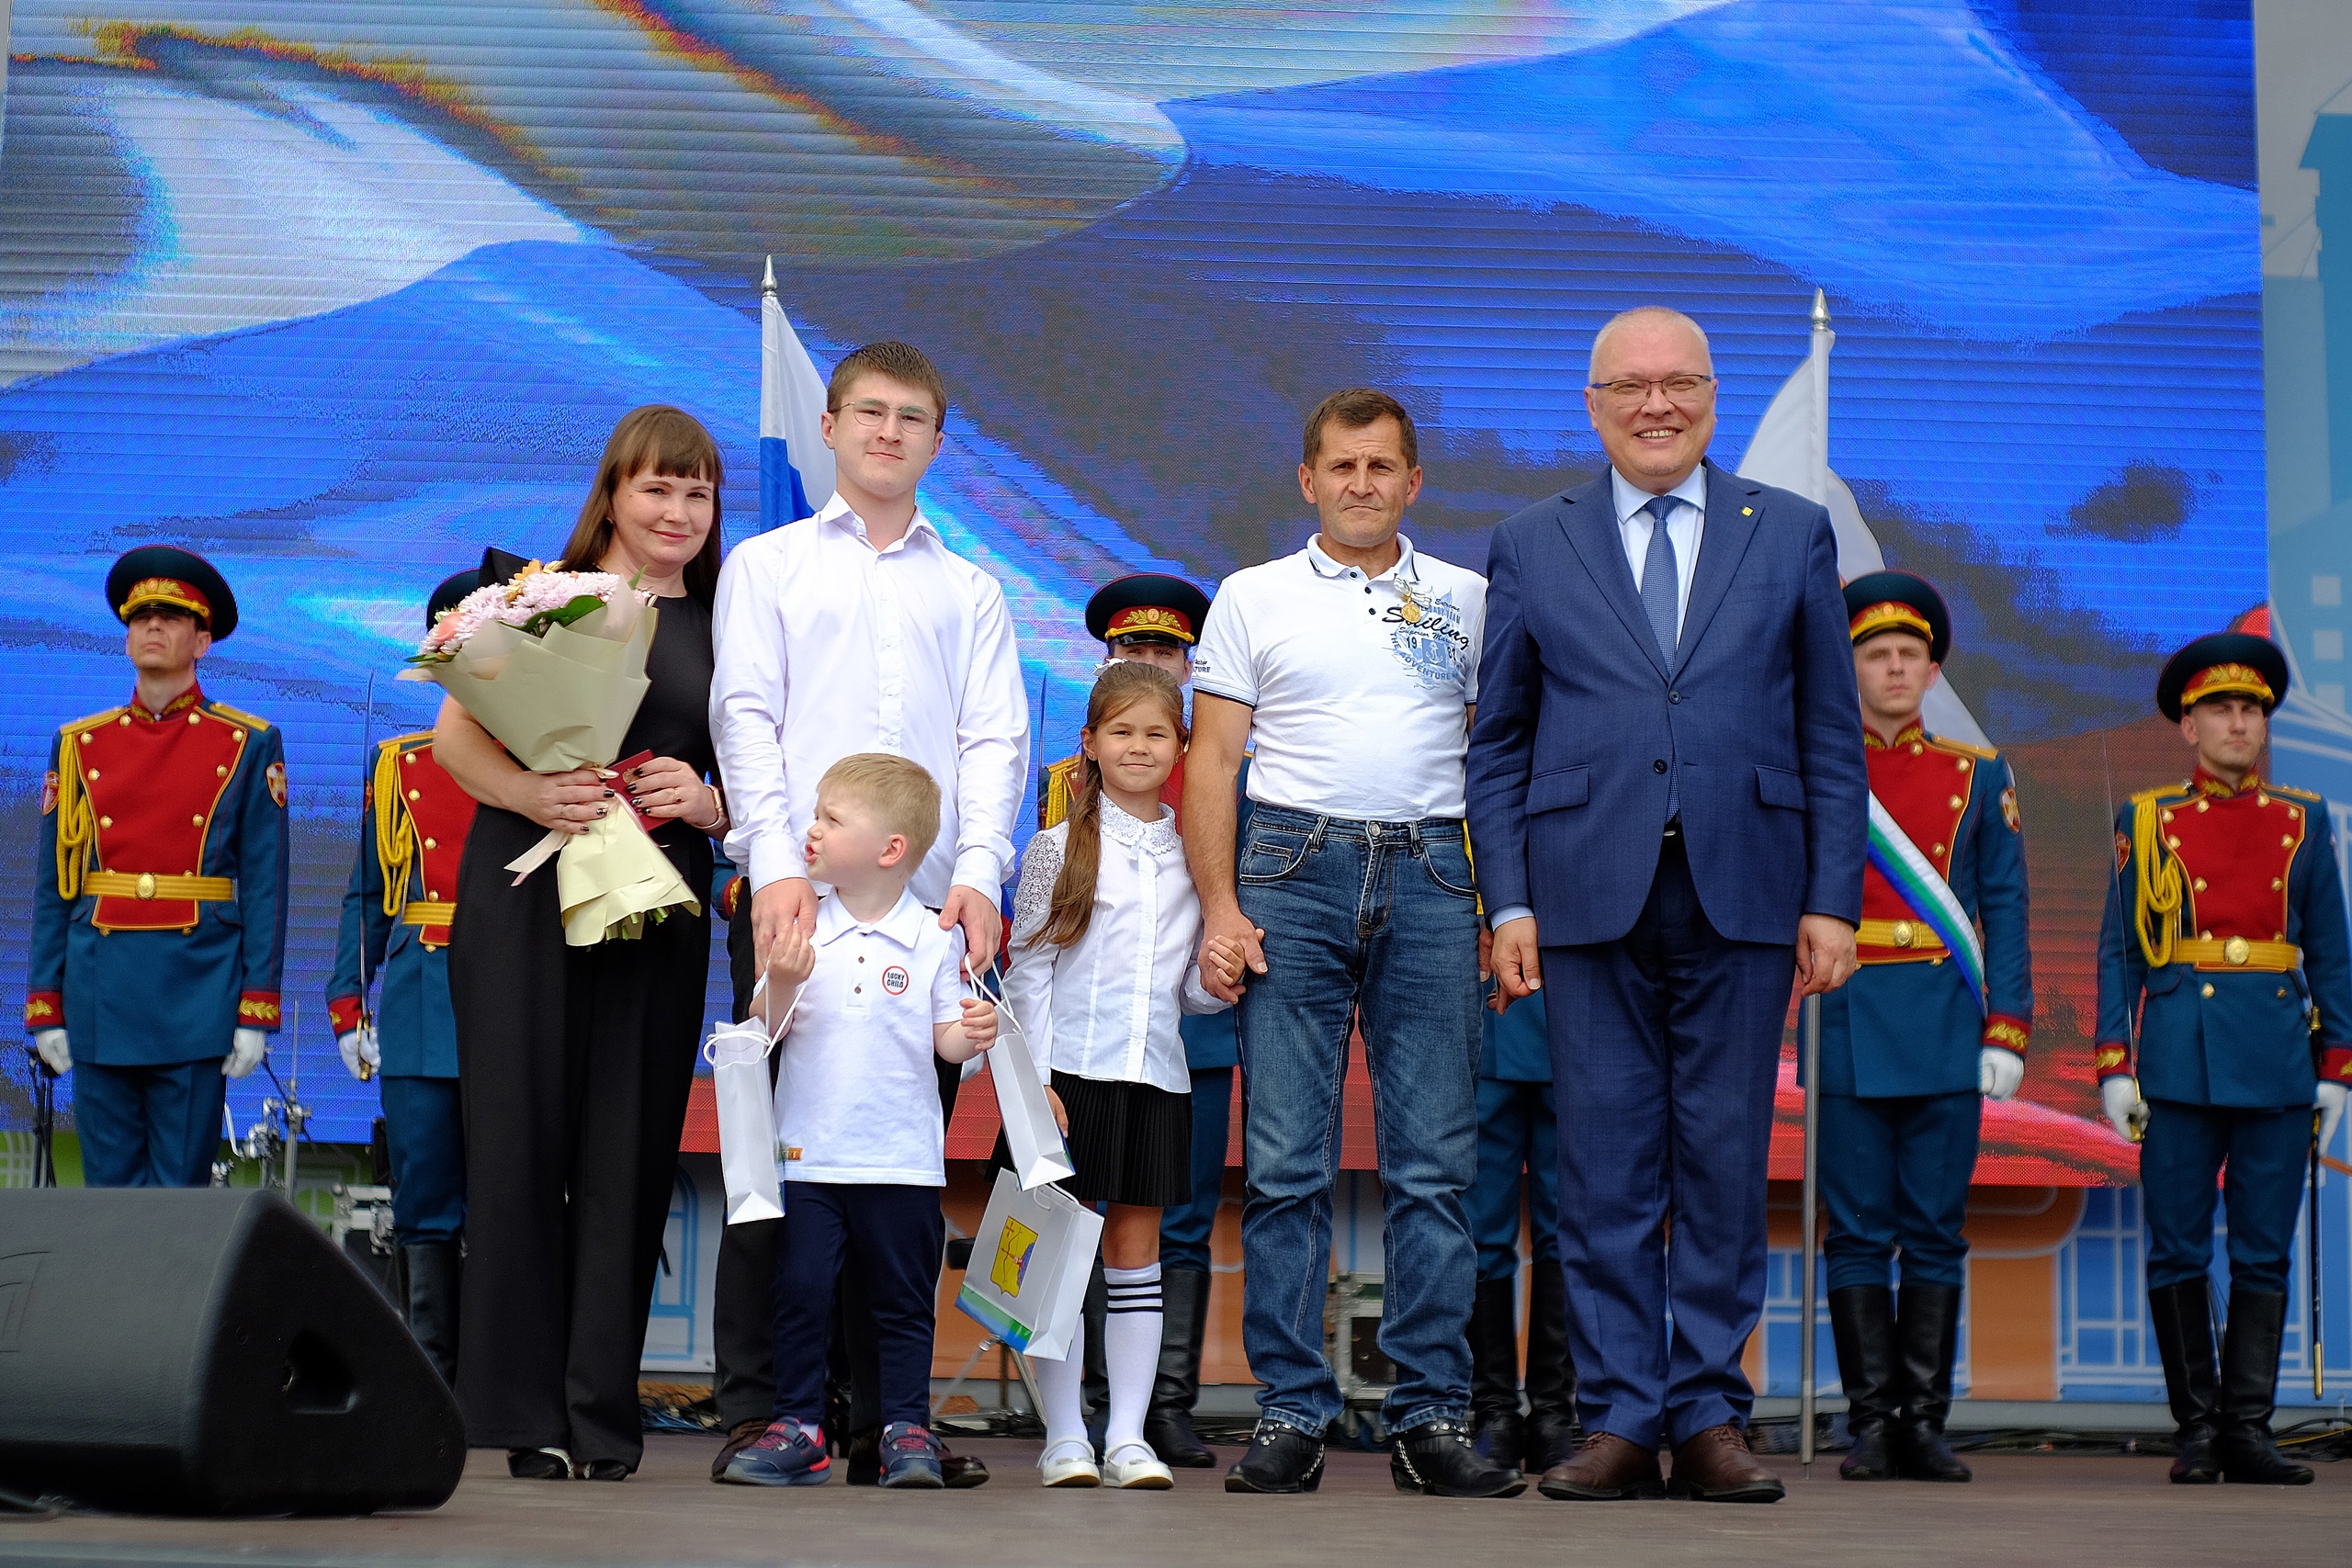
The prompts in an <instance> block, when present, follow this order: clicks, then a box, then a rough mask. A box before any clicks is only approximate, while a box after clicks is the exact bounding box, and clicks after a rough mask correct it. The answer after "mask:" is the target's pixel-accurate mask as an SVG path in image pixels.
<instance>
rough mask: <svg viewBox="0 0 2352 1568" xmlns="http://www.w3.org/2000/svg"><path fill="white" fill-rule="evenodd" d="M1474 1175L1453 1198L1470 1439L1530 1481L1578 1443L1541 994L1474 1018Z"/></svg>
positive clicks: (1581, 1431) (1581, 1432)
mask: <svg viewBox="0 0 2352 1568" xmlns="http://www.w3.org/2000/svg"><path fill="white" fill-rule="evenodd" d="M1481 1017H1482V1023H1481V1030H1480V1032H1481V1034H1482V1036H1483V1038H1482V1039H1481V1040H1480V1042H1479V1046H1478V1173H1477V1175H1476V1178H1474V1179H1472V1181H1471V1183H1470V1188H1469V1190H1467V1191H1466V1192H1464V1193H1463V1195H1462V1206H1463V1208H1464V1210H1465V1211H1466V1212H1467V1214H1468V1216H1469V1220H1470V1236H1471V1240H1472V1241H1474V1242H1475V1243H1476V1245H1477V1248H1478V1284H1477V1294H1476V1297H1475V1298H1474V1300H1473V1302H1472V1304H1471V1309H1470V1437H1471V1441H1472V1442H1473V1443H1475V1444H1476V1446H1477V1450H1478V1451H1479V1452H1480V1453H1482V1454H1485V1455H1486V1456H1487V1458H1488V1459H1490V1460H1492V1461H1495V1462H1496V1463H1497V1464H1503V1465H1510V1466H1512V1467H1514V1468H1516V1469H1519V1470H1521V1471H1524V1472H1527V1473H1529V1474H1540V1473H1542V1472H1544V1471H1547V1470H1549V1469H1551V1468H1552V1467H1553V1466H1554V1465H1555V1464H1563V1463H1566V1461H1568V1459H1569V1458H1570V1457H1572V1456H1573V1455H1574V1453H1575V1451H1576V1448H1577V1444H1578V1443H1580V1442H1582V1441H1583V1440H1584V1424H1583V1423H1582V1422H1581V1421H1580V1420H1578V1419H1577V1406H1576V1367H1575V1364H1574V1363H1573V1361H1571V1359H1569V1356H1568V1300H1567V1276H1566V1275H1565V1274H1563V1273H1562V1272H1561V1271H1560V1201H1559V1192H1560V1162H1559V1155H1558V1152H1557V1149H1556V1147H1555V1131H1556V1125H1557V1117H1556V1116H1555V1112H1554V1110H1553V1105H1552V1043H1551V1034H1550V1032H1549V1024H1548V1022H1547V1021H1546V1019H1545V1016H1544V993H1543V992H1541V991H1537V992H1535V993H1533V994H1532V995H1530V996H1525V997H1521V998H1520V999H1519V1000H1517V1001H1515V1002H1513V1003H1511V1004H1510V1008H1509V1010H1506V1011H1503V1012H1500V1013H1498V1012H1495V1011H1493V1010H1491V1009H1490V1010H1488V1011H1487V1012H1486V1013H1484V1014H1483V1015H1481ZM1522 1195H1523V1197H1524V1202H1525V1206H1526V1213H1527V1223H1528V1224H1529V1226H1530V1228H1531V1230H1532V1236H1531V1238H1530V1239H1531V1243H1532V1245H1531V1246H1530V1247H1529V1252H1530V1254H1531V1256H1530V1258H1529V1259H1528V1269H1527V1383H1526V1387H1527V1414H1526V1416H1525V1418H1524V1419H1523V1420H1522V1419H1521V1415H1520V1409H1519V1395H1520V1371H1519V1295H1518V1281H1519V1220H1520V1210H1521V1201H1522Z"/></svg>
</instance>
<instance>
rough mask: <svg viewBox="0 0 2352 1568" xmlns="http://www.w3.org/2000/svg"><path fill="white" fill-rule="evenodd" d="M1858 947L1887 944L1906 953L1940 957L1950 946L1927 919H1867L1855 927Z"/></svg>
mask: <svg viewBox="0 0 2352 1568" xmlns="http://www.w3.org/2000/svg"><path fill="white" fill-rule="evenodd" d="M1854 945H1855V946H1856V947H1888V948H1893V949H1894V951H1895V952H1897V953H1902V954H1904V955H1905V956H1906V957H1910V956H1916V957H1919V958H1941V957H1943V956H1944V955H1945V954H1946V953H1950V952H1951V949H1950V948H1948V947H1946V946H1945V945H1944V939H1943V938H1941V937H1939V936H1938V935H1937V934H1936V931H1935V928H1934V927H1933V926H1930V925H1929V924H1928V922H1927V921H1925V920H1871V919H1865V920H1864V921H1862V923H1861V924H1860V926H1858V927H1856V928H1855V930H1854Z"/></svg>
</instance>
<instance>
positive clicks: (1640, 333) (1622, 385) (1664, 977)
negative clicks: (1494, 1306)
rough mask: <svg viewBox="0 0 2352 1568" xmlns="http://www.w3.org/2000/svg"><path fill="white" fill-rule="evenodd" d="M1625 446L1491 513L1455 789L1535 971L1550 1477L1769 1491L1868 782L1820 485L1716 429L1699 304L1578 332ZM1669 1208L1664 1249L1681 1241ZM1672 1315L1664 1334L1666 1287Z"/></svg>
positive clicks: (1491, 905) (1593, 386) (1849, 947)
mask: <svg viewBox="0 0 2352 1568" xmlns="http://www.w3.org/2000/svg"><path fill="white" fill-rule="evenodd" d="M1589 382H1590V384H1589V386H1588V387H1587V388H1586V390H1585V406H1586V409H1587V411H1588V412H1589V414H1590V416H1591V419H1592V425H1593V429H1594V430H1595V431H1596V432H1598V433H1599V434H1600V444H1601V447H1602V449H1603V450H1604V451H1605V452H1606V453H1607V454H1608V457H1609V460H1610V467H1611V472H1610V473H1609V474H1607V475H1605V476H1604V477H1602V478H1600V479H1596V480H1594V481H1593V482H1591V483H1589V484H1587V485H1584V486H1581V487H1579V488H1577V489H1576V490H1574V491H1568V492H1567V493H1566V494H1563V495H1559V496H1555V497H1553V498H1552V499H1551V500H1548V501H1544V502H1539V503H1538V504H1536V505H1534V506H1532V507H1530V508H1528V509H1527V510H1526V511H1525V512H1522V513H1520V514H1519V515H1517V516H1516V517H1512V518H1510V519H1509V520H1507V521H1506V522H1504V523H1503V524H1502V525H1500V526H1499V527H1498V528H1497V529H1496V530H1495V539H1494V546H1493V551H1492V554H1491V555H1490V557H1489V558H1488V561H1487V575H1488V580H1489V583H1490V586H1489V588H1488V590H1487V627H1486V652H1485V657H1484V659H1483V660H1481V669H1482V671H1483V674H1482V679H1481V682H1480V685H1481V690H1480V694H1479V699H1478V712H1477V721H1476V726H1475V727H1474V728H1473V729H1472V732H1471V737H1470V756H1469V780H1468V784H1469V791H1468V794H1469V821H1470V833H1471V838H1472V840H1473V845H1474V848H1475V850H1476V855H1477V865H1478V879H1479V885H1480V892H1481V895H1482V897H1484V899H1485V901H1486V908H1487V909H1488V910H1489V911H1490V912H1491V921H1492V925H1493V928H1494V964H1495V970H1496V973H1497V976H1498V980H1499V983H1500V985H1501V986H1502V988H1503V993H1504V995H1505V996H1506V998H1512V999H1516V998H1519V997H1521V996H1524V995H1526V994H1527V993H1529V992H1531V991H1532V990H1534V989H1535V988H1536V987H1538V986H1542V987H1544V996H1545V998H1546V999H1547V1011H1548V1012H1549V1014H1550V1021H1551V1034H1552V1077H1553V1084H1554V1092H1555V1096H1556V1099H1557V1105H1558V1110H1559V1117H1560V1127H1559V1157H1560V1190H1559V1204H1560V1216H1561V1225H1560V1259H1561V1263H1562V1265H1563V1267H1564V1268H1565V1269H1566V1273H1567V1280H1568V1337H1569V1345H1570V1349H1571V1352H1572V1353H1573V1356H1574V1359H1575V1362H1576V1366H1577V1373H1578V1379H1579V1383H1578V1390H1577V1393H1578V1404H1579V1406H1580V1408H1581V1412H1582V1415H1583V1416H1584V1423H1585V1428H1586V1431H1587V1434H1588V1436H1587V1438H1586V1439H1585V1443H1584V1446H1583V1447H1582V1448H1581V1449H1579V1450H1577V1454H1576V1456H1575V1457H1574V1458H1573V1459H1571V1460H1569V1461H1566V1462H1565V1463H1563V1464H1559V1465H1556V1466H1555V1467H1554V1468H1553V1469H1552V1470H1550V1471H1548V1472H1545V1474H1544V1479H1543V1481H1542V1483H1541V1485H1542V1490H1543V1492H1544V1495H1546V1496H1549V1497H1555V1498H1560V1499H1594V1498H1617V1497H1643V1496H1656V1495H1658V1493H1659V1492H1660V1491H1661V1490H1664V1489H1665V1487H1664V1485H1663V1483H1662V1481H1661V1477H1660V1474H1659V1471H1658V1461H1657V1450H1658V1445H1659V1442H1660V1440H1661V1439H1662V1438H1663V1439H1665V1440H1667V1441H1669V1442H1670V1443H1671V1444H1672V1445H1673V1448H1674V1476H1673V1483H1672V1491H1673V1493H1674V1495H1678V1496H1683V1497H1692V1498H1698V1499H1702V1500H1705V1501H1715V1502H1773V1501H1777V1500H1778V1499H1779V1498H1780V1497H1781V1483H1780V1482H1779V1481H1778V1480H1777V1479H1775V1478H1774V1477H1773V1475H1772V1474H1771V1472H1769V1471H1767V1470H1766V1469H1764V1467H1763V1466H1761V1465H1760V1464H1758V1462H1757V1461H1755V1460H1754V1459H1753V1458H1752V1457H1751V1456H1750V1455H1749V1453H1748V1451H1747V1441H1746V1438H1745V1436H1744V1427H1745V1426H1746V1423H1747V1413H1748V1408H1749V1405H1750V1404H1751V1403H1752V1401H1753V1399H1754V1391H1753V1390H1751V1389H1750V1388H1749V1386H1748V1383H1747V1377H1746V1375H1745V1374H1744V1373H1743V1372H1742V1371H1741V1370H1740V1356H1741V1353H1742V1351H1743V1350H1744V1348H1746V1345H1747V1337H1748V1335H1749V1333H1750V1332H1751V1331H1752V1330H1753V1329H1754V1327H1755V1325H1756V1322H1757V1319H1758V1316H1759V1315H1760V1314H1761V1313H1762V1310H1763V1303H1764V1262H1765V1241H1764V1193H1765V1185H1764V1183H1765V1156H1766V1153H1767V1151H1768V1149H1769V1147H1770V1140H1771V1127H1772V1093H1773V1087H1774V1081H1775V1079H1776V1077H1777V1075H1778V1072H1779V1061H1780V1041H1781V1024H1782V1021H1784V1019H1785V1018H1786V1016H1787V1012H1788V1006H1789V993H1790V980H1791V976H1792V974H1793V976H1794V977H1795V979H1796V982H1797V984H1798V987H1799V988H1800V989H1801V990H1802V991H1803V992H1804V994H1807V995H1811V994H1813V993H1815V992H1822V991H1827V990H1830V989H1832V988H1834V987H1838V986H1839V985H1842V984H1844V983H1845V980H1846V978H1847V976H1849V975H1851V974H1852V973H1853V970H1854V964H1855V958H1854V931H1855V927H1856V926H1857V925H1858V924H1859V922H1860V919H1861V912H1862V861H1863V849H1864V843H1865V838H1866V823H1867V820H1868V818H1867V811H1866V807H1865V802H1866V800H1867V798H1868V793H1869V785H1868V783H1867V779H1866V773H1865V769H1864V766H1863V761H1862V735H1861V724H1860V715H1859V711H1858V709H1857V705H1856V698H1855V691H1854V667H1853V650H1852V647H1851V644H1850V641H1849V635H1848V629H1847V615H1846V603H1845V599H1844V597H1843V596H1842V595H1841V593H1840V592H1839V590H1838V552H1837V545H1836V541H1835V539H1834V537H1833V536H1832V535H1831V532H1830V526H1829V516H1828V513H1826V511H1824V510H1823V509H1822V508H1821V507H1820V506H1818V505H1816V504H1815V503H1814V502H1809V501H1806V500H1804V498H1802V497H1800V496H1796V495H1792V494H1791V493H1789V492H1788V491H1780V490H1774V489H1772V488H1770V486H1766V485H1759V484H1753V483H1749V482H1747V481H1745V480H1742V479H1739V478H1737V477H1736V476H1735V475H1733V474H1729V473H1726V472H1724V470H1723V469H1721V468H1716V467H1714V466H1713V464H1710V463H1708V462H1706V460H1705V455H1706V449H1707V442H1708V439H1709V437H1710V436H1712V435H1713V433H1714V427H1715V381H1714V374H1713V360H1712V359H1711V357H1710V355H1709V354H1708V349H1707V339H1706V334H1705V333H1703V332H1702V331H1701V330H1700V328H1699V325H1698V323H1697V322H1695V321H1691V319H1690V318H1689V317H1687V316H1684V315H1681V314H1679V312H1677V311H1673V310H1664V309H1659V308H1657V307H1650V308H1645V309H1642V310H1629V311H1627V312H1625V313H1624V314H1623V315H1621V316H1618V317H1617V318H1615V319H1614V320H1612V321H1610V322H1609V323H1608V324H1607V325H1606V326H1604V327H1602V328H1601V330H1600V333H1599V334H1598V335H1597V336H1596V337H1595V338H1594V340H1593V346H1592V363H1591V374H1590V377H1589ZM1669 1227H1670V1230H1671V1235H1672V1237H1673V1253H1672V1264H1671V1269H1670V1271H1669V1268H1668V1251H1667V1240H1668V1234H1669ZM1669 1309H1670V1310H1671V1312H1672V1314H1673V1323H1674V1328H1673V1336H1672V1343H1671V1346H1670V1347H1669V1344H1668V1331H1667V1328H1666V1319H1667V1314H1668V1310H1669Z"/></svg>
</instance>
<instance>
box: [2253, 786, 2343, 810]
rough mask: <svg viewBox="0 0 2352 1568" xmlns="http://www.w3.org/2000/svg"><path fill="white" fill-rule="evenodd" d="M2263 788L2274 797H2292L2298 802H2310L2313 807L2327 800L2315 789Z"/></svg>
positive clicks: (2293, 787) (2290, 787) (2292, 787)
mask: <svg viewBox="0 0 2352 1568" xmlns="http://www.w3.org/2000/svg"><path fill="white" fill-rule="evenodd" d="M2262 787H2263V788H2265V789H2267V790H2268V791H2269V792H2270V793H2271V794H2273V795H2291V796H2292V797H2293V798H2295V799H2297V800H2302V801H2309V802H2310V803H2311V804H2312V805H2313V806H2316V805H2318V804H2319V803H2320V802H2321V801H2323V800H2324V799H2326V798H2327V797H2326V796H2325V795H2322V794H2320V792H2319V791H2317V790H2315V789H2297V788H2296V787H2295V786H2294V785H2293V784H2264V785H2263V786H2262Z"/></svg>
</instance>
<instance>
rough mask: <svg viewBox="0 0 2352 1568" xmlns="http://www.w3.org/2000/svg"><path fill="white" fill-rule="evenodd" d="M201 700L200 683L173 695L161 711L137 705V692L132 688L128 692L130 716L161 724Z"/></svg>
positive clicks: (202, 696)
mask: <svg viewBox="0 0 2352 1568" xmlns="http://www.w3.org/2000/svg"><path fill="white" fill-rule="evenodd" d="M203 700H204V688H203V687H202V686H201V685H195V686H190V687H189V688H188V689H187V691H185V692H182V693H181V694H179V695H178V696H176V697H174V698H173V699H172V700H171V701H170V702H168V703H165V704H164V711H163V712H161V713H149V712H148V711H147V710H146V709H145V708H143V707H141V706H140V705H139V694H138V692H137V691H135V690H134V691H133V692H132V693H131V694H130V716H131V717H133V718H143V719H145V720H146V721H147V722H148V723H150V724H161V723H163V722H164V720H165V719H167V718H172V717H175V716H178V715H180V714H184V713H186V712H187V710H188V709H190V708H192V707H194V706H196V705H197V704H198V703H200V702H202V701H203Z"/></svg>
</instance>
